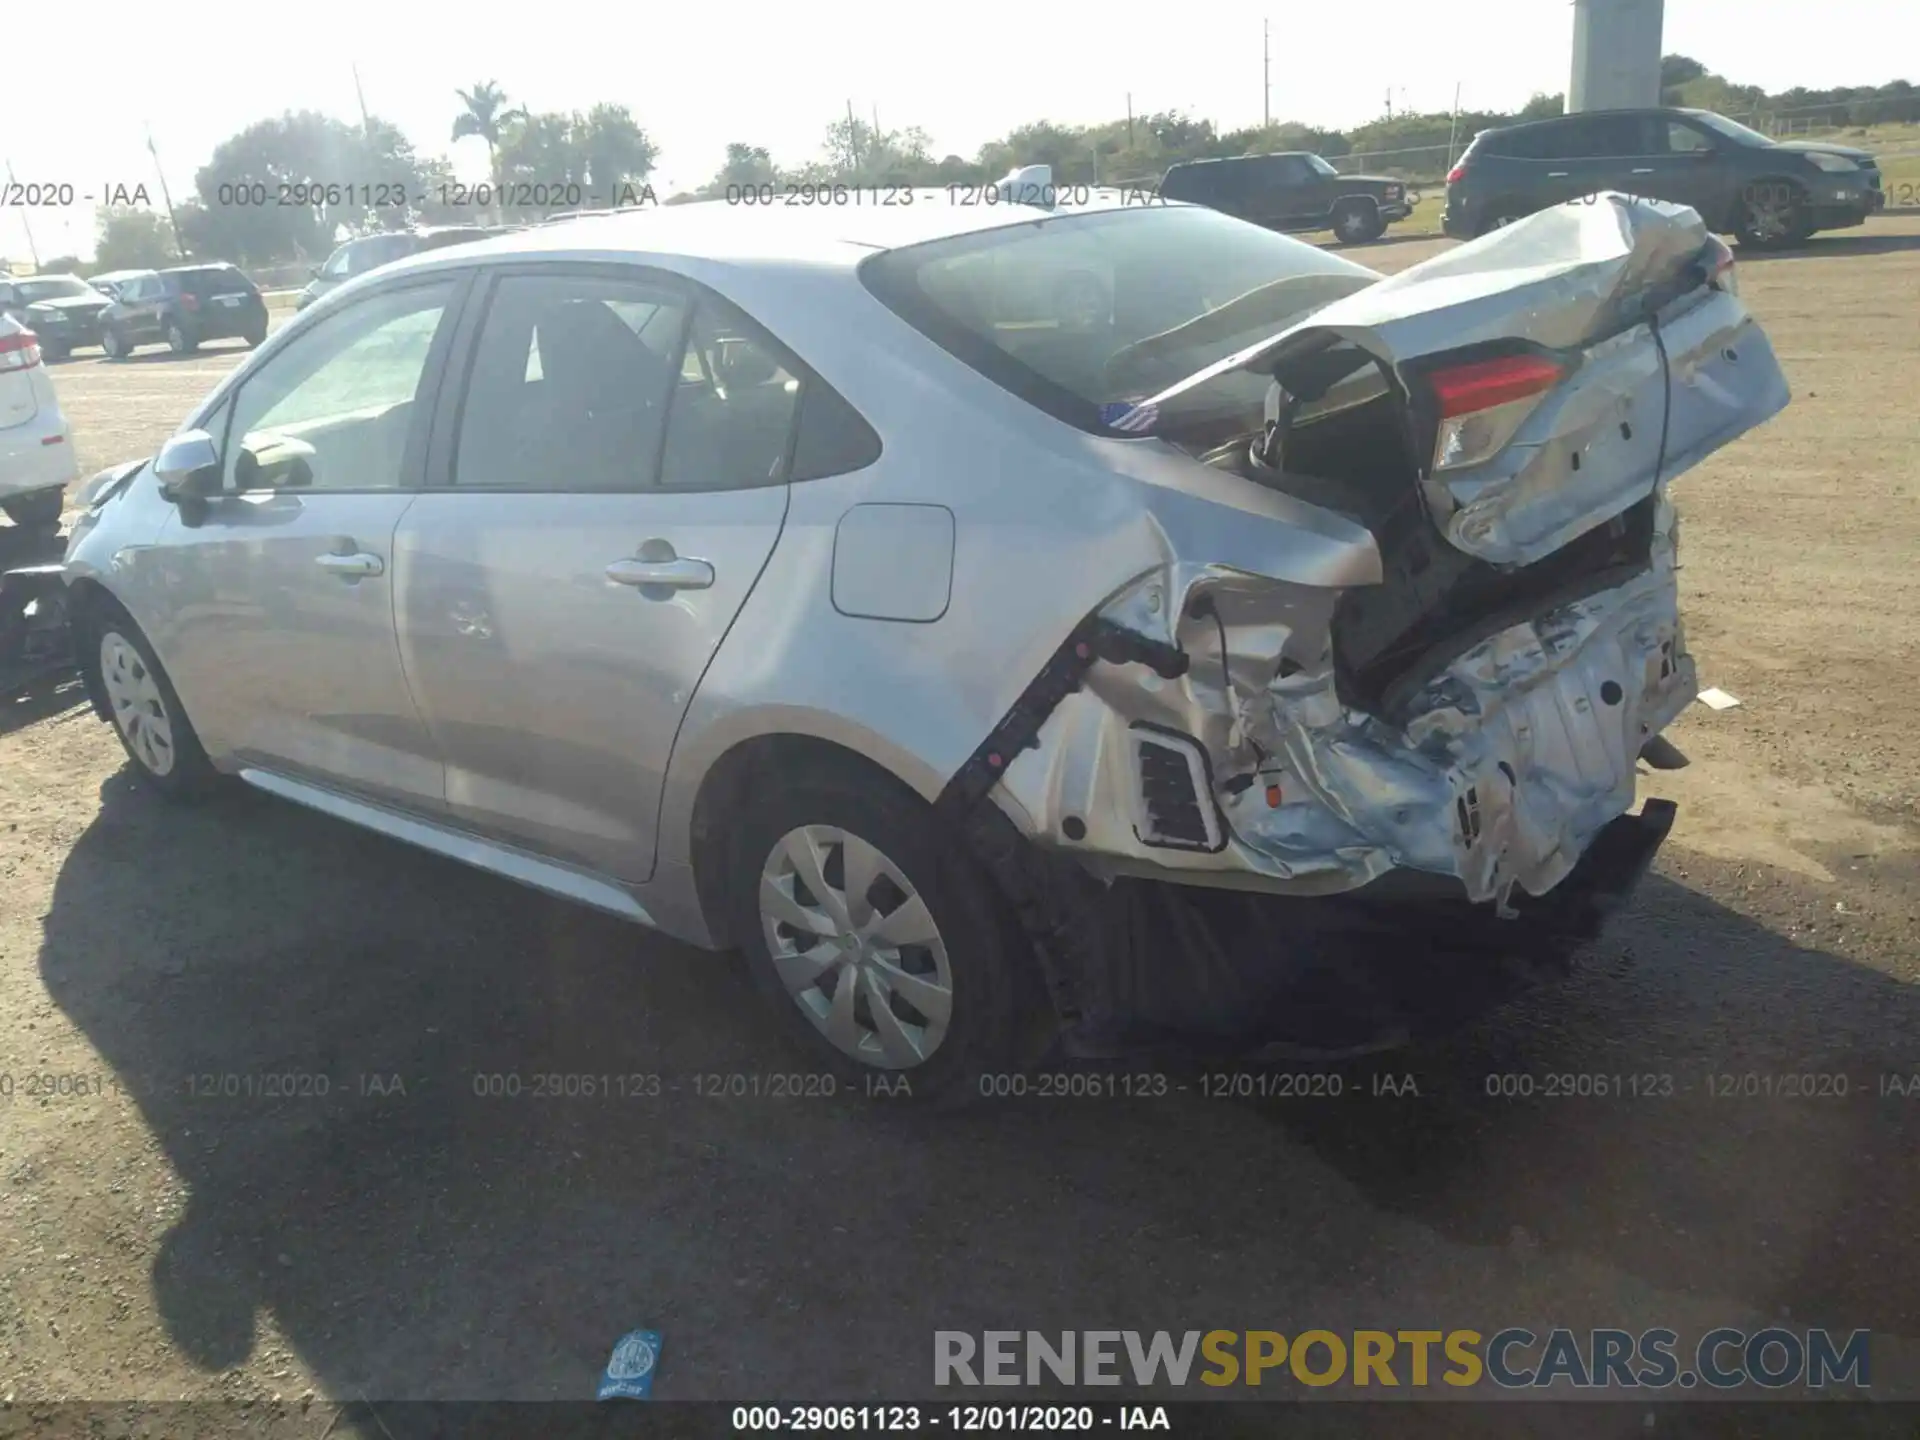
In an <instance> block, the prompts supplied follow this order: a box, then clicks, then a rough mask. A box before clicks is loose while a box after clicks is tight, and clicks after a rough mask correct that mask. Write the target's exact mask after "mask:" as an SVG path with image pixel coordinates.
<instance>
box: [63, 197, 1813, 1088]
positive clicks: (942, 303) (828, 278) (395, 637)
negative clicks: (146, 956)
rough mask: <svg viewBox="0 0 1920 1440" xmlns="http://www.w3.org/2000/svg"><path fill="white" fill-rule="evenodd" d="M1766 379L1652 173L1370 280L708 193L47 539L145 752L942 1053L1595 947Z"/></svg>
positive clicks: (630, 225) (97, 499) (254, 414)
mask: <svg viewBox="0 0 1920 1440" xmlns="http://www.w3.org/2000/svg"><path fill="white" fill-rule="evenodd" d="M1656 327H1657V329H1656ZM1785 403H1786V391H1785V386H1784V383H1783V381H1782V379H1781V376H1780V371H1779V369H1778V367H1777V365H1776V364H1775V362H1774V359H1773V355H1772V352H1771V350H1770V348H1769V346H1768V344H1767V341H1766V338H1765V336H1764V335H1762V334H1761V333H1760V331H1759V329H1758V328H1757V326H1756V325H1755V324H1754V323H1753V321H1752V319H1751V318H1750V317H1749V316H1748V314H1747V312H1746V310H1745V309H1744V308H1743V306H1742V305H1741V303H1740V301H1739V298H1738V296H1737V294H1736V293H1735V288H1734V285H1733V277H1732V271H1731V268H1730V262H1729V257H1728V254H1727V252H1726V250H1725V248H1724V247H1723V246H1721V245H1719V243H1718V242H1717V241H1714V240H1712V239H1711V238H1710V237H1709V236H1707V235H1706V234H1705V232H1704V231H1703V230H1702V229H1701V227H1700V224H1699V221H1698V218H1697V217H1696V216H1694V215H1692V214H1691V213H1690V212H1685V211H1679V210H1676V209H1672V208H1670V207H1659V206H1646V205H1638V204H1630V203H1628V202H1626V201H1624V200H1621V199H1618V198H1613V199H1609V200H1607V201H1606V202H1604V203H1603V204H1601V205H1597V206H1594V207H1579V208H1573V209H1569V208H1564V207H1563V208H1560V209H1558V210H1555V211H1553V212H1550V213H1548V214H1545V215H1542V216H1539V217H1536V218H1534V219H1532V220H1529V221H1525V222H1523V223H1521V224H1519V225H1516V226H1513V227H1511V228H1509V229H1507V230H1503V231H1501V232H1499V233H1498V234H1497V235H1495V236H1491V237H1489V238H1487V239H1485V240H1482V241H1479V242H1476V243H1475V244H1473V245H1469V246H1465V247H1462V248H1460V249H1457V250H1454V251H1452V252H1450V253H1448V254H1446V255H1443V256H1441V257H1439V258H1437V259H1435V260H1432V261H1429V262H1427V264H1426V265H1424V266H1421V267H1416V269H1414V270H1412V271H1409V272H1407V273H1405V274H1402V275H1400V276H1398V277H1395V278H1394V279H1391V280H1384V281H1383V280H1381V279H1380V278H1379V277H1378V276H1376V275H1375V274H1374V273H1373V272H1371V271H1368V270H1365V269H1363V268H1362V267H1360V266H1358V265H1355V264H1352V263H1351V262H1349V261H1347V260H1344V259H1341V258H1339V257H1337V256H1335V255H1332V254H1328V253H1326V252H1323V251H1321V250H1318V249H1315V248H1314V247H1312V246H1309V245H1305V244H1302V243H1300V242H1298V241H1294V240H1291V239H1287V238H1285V237H1283V236H1280V235H1276V234H1273V233H1271V232H1269V231H1267V230H1264V229H1260V228H1258V227H1255V226H1252V225H1249V224H1246V223H1244V222H1242V221H1239V220H1235V219H1233V218H1231V217H1228V216H1226V215H1222V214H1219V213H1217V212H1215V211H1212V210H1207V209H1203V208H1199V207H1191V206H1182V205H1157V206H1152V207H1146V208H1142V207H1137V206H1134V207H1120V208H1104V207H1099V206H1096V207H1092V208H1090V209H1083V210H1077V211H1073V210H1048V209H1039V208H1028V207H1023V206H1020V205H1016V204H1012V203H1009V204H1008V205H1005V206H996V207H949V206H941V205H938V204H935V203H933V202H931V201H929V202H928V203H926V204H915V205H913V206H911V207H901V208H899V209H870V210H863V211H860V212H853V211H850V210H847V211H795V212H791V213H784V212H783V213H781V214H778V215H766V214H760V213H748V212H744V211H740V210H738V209H735V208H733V207H729V206H725V205H719V204H696V205H688V206H683V207H675V208H672V209H668V210H663V211H658V212H650V213H649V214H647V216H646V217H645V218H644V219H636V218H634V217H630V216H609V217H603V218H589V219H582V220H579V221H576V222H574V223H571V224H567V225H561V226H553V227H548V228H545V229H538V230H530V231H527V232H525V233H522V234H518V235H513V236H509V237H505V238H502V239H498V240H494V241H489V242H485V243H483V244H482V245H479V246H473V247H466V248H464V249H462V250H459V251H448V252H443V253H439V254H433V255H421V256H416V257H414V258H413V259H411V260H407V261H403V262H401V263H399V264H396V265H392V266H387V267H383V268H382V269H381V270H379V271H378V272H376V273H375V274H372V275H370V276H368V277H367V278H365V279H364V280H361V281H358V282H354V283H351V284H348V285H346V286H344V287H342V288H341V289H340V290H339V291H337V292H336V293H334V294H332V295H329V296H327V297H326V298H325V299H323V300H322V301H320V302H319V303H317V304H315V305H314V306H313V307H311V308H310V309H309V310H308V311H307V312H306V313H305V314H304V315H302V316H301V317H300V318H299V319H298V320H296V321H295V322H294V323H292V324H291V325H289V326H288V327H287V328H286V329H285V330H284V331H282V332H281V333H279V334H278V335H276V336H275V337H273V339H272V340H271V341H269V343H268V344H267V345H265V346H264V347H263V348H262V349H261V350H260V351H259V352H258V353H257V354H255V355H254V356H252V357H251V358H249V359H248V360H247V361H246V362H245V363H244V364H242V365H241V366H240V367H239V368H238V369H237V370H236V371H234V372H233V374H232V375H231V376H229V377H228V378H227V379H226V380H225V381H224V382H223V383H221V384H220V386H219V387H218V388H217V389H216V390H214V392H213V393H212V394H211V395H209V396H208V397H207V399H206V400H205V401H203V402H202V403H201V404H200V405H199V406H198V407H197V408H196V409H195V411H194V412H193V413H192V415H190V416H189V417H188V418H187V420H186V421H185V423H184V425H183V426H182V428H181V430H180V432H179V433H178V434H177V435H175V436H174V438H173V439H172V440H170V441H169V442H168V443H167V444H166V445H165V447H164V448H163V449H162V450H161V451H160V453H159V455H158V457H157V458H156V459H155V460H153V461H152V462H151V463H144V462H142V463H135V464H131V465H127V466H123V467H120V468H119V469H118V470H115V471H110V472H107V473H106V474H104V475H102V476H100V477H97V478H96V480H95V481H94V483H93V484H92V485H91V486H90V487H89V489H88V491H87V493H86V495H85V496H84V497H83V500H84V503H83V513H82V515H81V517H80V519H79V521H78V522H77V524H76V527H75V532H74V536H73V539H72V542H71V545H70V548H69V551H68V554H67V558H66V568H65V578H66V583H67V584H68V586H69V594H70V597H71V600H72V603H73V610H74V613H75V614H76V616H77V620H76V625H77V629H78V647H79V653H80V654H81V655H82V656H83V657H84V661H85V666H86V678H87V683H88V685H89V687H90V689H91V693H92V695H93V699H94V702H95V704H96V706H97V708H98V709H99V711H100V713H101V715H102V716H103V717H105V718H108V719H110V720H111V721H112V722H113V723H114V725H115V726H116V727H117V729H118V732H119V734H120V737H121V739H122V740H123V741H124V743H125V746H126V750H127V753H128V755H129V756H130V757H131V759H132V763H133V765H134V766H135V768H136V769H137V771H138V772H139V774H140V775H141V776H142V777H143V778H144V779H146V780H147V781H149V782H150V783H151V784H153V785H154V786H156V787H158V788H159V789H160V790H162V791H164V792H166V793H167V794H169V795H172V796H177V797H181V798H190V797H194V796H197V795H200V794H202V793H205V792H206V791H208V790H209V789H210V788H213V787H214V785H215V782H216V781H219V780H221V779H222V778H223V777H237V778H238V779H239V780H241V781H244V782H246V783H247V784H250V785H252V786H255V787H257V788H259V789H261V790H265V791H267V792H270V793H272V794H275V795H279V796H283V797H286V798H287V799H291V800H295V801H298V802H300V803H303V804H306V805H309V806H312V807H314V808H316V809H319V810H322V811H325V812H326V813H328V814H331V815H334V816H338V817H340V818H342V819H345V820H348V821H351V822H353V823H356V824H359V825H363V826H366V827H368V828H370V829H373V830H376V831H380V832H382V833H384V834H386V835H389V836H393V837H395V838H398V839H400V840H404V841H407V842H409V843H412V844H416V845H421V846H425V847H427V848H428V849H431V850H435V851H438V852H440V853H442V854H444V855H448V856H452V857H454V858H457V859H459V860H462V861H466V862H468V863H471V864H475V865H479V866H482V867H485V868H487V869H490V870H493V871H495V872H497V873H499V874H502V875H505V876H509V877H511V878H513V879H516V880H520V881H523V882H525V883H527V884H529V885H533V886H537V887H539V888H541V889H543V890H546V891H549V892H551V893H553V894H555V895H560V896H565V897H567V898H569V899H572V900H575V901H580V902H584V903H586V904H589V905H594V906H598V907H600V908H602V909H604V910H607V911H611V912H613V913H614V914H616V915H621V916H625V917H626V918H628V919H630V920H633V921H636V922H639V923H641V924H645V925H651V926H655V927H657V928H659V929H661V930H663V931H666V932H667V933H669V934H671V935H673V936H676V937H678V938H680V939H682V940H685V941H689V942H691V943H693V944H695V945H699V946H705V947H710V948H713V949H723V948H727V947H739V948H742V949H744V950H745V951H746V952H747V953H748V956H749V958H750V961H751V962H752V965H753V967H754V971H755V974H756V975H757V976H758V977H759V981H760V983H761V984H762V985H763V986H764V988H765V990H766V991H767V993H768V994H769V995H770V996H772V997H773V998H774V999H775V1001H776V1002H777V1004H778V1005H779V1006H780V1008H781V1009H782V1010H783V1011H784V1012H785V1013H786V1015H787V1016H788V1017H789V1023H791V1025H792V1026H793V1027H794V1030H795V1032H796V1035H797V1036H798V1037H799V1038H800V1039H801V1041H802V1042H803V1043H806V1044H810V1045H812V1046H814V1047H815V1048H816V1050H817V1052H818V1055H819V1057H820V1060H821V1061H822V1063H826V1064H837V1065H840V1066H842V1067H843V1068H844V1069H846V1070H847V1071H848V1072H849V1073H855V1074H857V1073H859V1072H861V1071H863V1070H883V1071H896V1072H906V1073H907V1075H908V1077H909V1078H910V1080H911V1082H912V1084H913V1086H914V1088H915V1091H916V1093H919V1094H926V1093H954V1092H956V1091H958V1092H959V1093H967V1092H968V1091H969V1090H970V1089H971V1088H972V1087H974V1086H975V1085H977V1084H978V1083H980V1082H981V1077H983V1076H985V1075H988V1074H990V1073H992V1072H995V1071H1001V1070H1005V1069H1007V1068H1009V1067H1013V1066H1017V1065H1021V1064H1025V1063H1028V1062H1030V1061H1031V1060H1033V1059H1034V1058H1035V1057H1036V1055H1037V1054H1038V1052H1039V1051H1040V1049H1041V1048H1042V1047H1044V1046H1046V1045H1047V1044H1048V1043H1050V1042H1051V1041H1053V1040H1054V1039H1055V1038H1056V1037H1063V1043H1064V1044H1065V1045H1066V1046H1067V1047H1069V1048H1070V1049H1072V1050H1074V1051H1076V1052H1078V1053H1111V1052H1112V1051H1113V1050H1114V1049H1116V1048H1124V1047H1127V1046H1130V1045H1133V1044H1135V1043H1137V1042H1139V1041H1141V1040H1143V1039H1145V1038H1147V1037H1150V1036H1159V1035H1162V1034H1165V1033H1167V1032H1169V1031H1173V1032H1179V1033H1182V1034H1199V1035H1203V1036H1206V1037H1209V1039H1210V1040H1211V1041H1214V1042H1218V1043H1222V1044H1228V1045H1233V1046H1239V1047H1254V1046H1257V1045H1263V1044H1267V1043H1269V1042H1274V1041H1280V1042H1282V1043H1285V1044H1287V1045H1290V1046H1301V1045H1306V1046H1312V1047H1317V1048H1319V1049H1322V1050H1339V1049H1342V1048H1346V1047H1349V1046H1352V1045H1359V1044H1363V1043H1372V1041H1373V1039H1375V1038H1377V1037H1376V1035H1375V1033H1374V1032H1376V1031H1378V1030H1381V1029H1383V1028H1384V1029H1385V1030H1387V1031H1389V1032H1392V1033H1411V1032H1413V1031H1417V1030H1418V1029H1419V1028H1420V1027H1421V1025H1422V1024H1423V1023H1425V1022H1426V1021H1428V1020H1431V1019H1434V1018H1436V1017H1439V1016H1442V1015H1446V1016H1451V1013H1452V1011H1453V1010H1455V1009H1457V1008H1458V1003H1459V1000H1460V997H1461V996H1462V995H1463V994H1465V993H1467V988H1470V987H1466V988H1463V986H1462V985H1460V984H1455V983H1453V981H1452V979H1451V978H1450V980H1449V983H1448V984H1447V985H1446V986H1445V987H1444V988H1445V990H1446V994H1445V995H1444V996H1441V997H1439V998H1438V999H1436V997H1435V995H1434V993H1433V992H1434V989H1435V983H1434V982H1435V978H1436V977H1437V976H1441V975H1446V976H1448V977H1454V978H1457V977H1459V976H1461V975H1463V974H1466V975H1477V976H1481V977H1486V976H1491V975H1493V974H1495V973H1499V974H1503V975H1504V974H1507V973H1509V972H1510V971H1511V970H1512V969H1513V967H1512V966H1511V965H1509V964H1508V961H1509V960H1511V959H1512V958H1514V957H1515V956H1524V957H1529V958H1546V957H1548V956H1550V955H1560V954H1563V953H1564V951H1565V949H1566V947H1568V946H1570V945H1573V944H1576V943H1578V942H1579V941H1580V940H1582V939H1585V938H1588V937H1590V936H1591V935H1592V934H1593V933H1594V930H1595V927H1596V926H1597V924H1598V920H1599V917H1600V915H1601V914H1602V913H1603V912H1604V910H1605V907H1606V905H1607V904H1609V903H1611V902H1612V901H1613V900H1615V899H1617V898H1618V897H1619V896H1621V895H1623V894H1624V893H1625V892H1626V890H1627V888H1628V887H1629V886H1630V885H1631V884H1632V882H1633V880H1634V879H1635V878H1636V877H1637V875H1638V874H1639V872H1640V870H1641V869H1642V868H1643V867H1644V866H1645V864H1646V863H1647V861H1648V859H1649V858H1650V857H1651V855H1652V853H1653V850H1654V848H1655V847H1656V846H1657V845H1658V844H1659V843H1660V841H1661V839H1662V838H1663V837H1664V835H1665V834H1666V831H1667V826H1668V825H1669V824H1670V823H1671V821H1672V810H1671V807H1669V806H1663V805H1661V804H1659V803H1658V802H1649V803H1648V805H1647V806H1646V807H1645V808H1643V809H1642V810H1641V811H1640V812H1639V813H1637V814H1634V813H1629V812H1630V811H1631V809H1632V806H1633V803H1634V799H1635V783H1636V782H1635V770H1636V757H1638V756H1639V755H1640V754H1641V753H1642V751H1643V749H1645V748H1646V747H1648V746H1649V745H1650V744H1651V743H1653V742H1655V741H1656V740H1657V737H1658V736H1659V732H1660V731H1661V729H1662V728H1663V727H1665V726H1666V725H1667V724H1668V722H1669V721H1671V720H1672V719H1673V717H1674V716H1675V715H1676V714H1677V713H1678V712H1679V711H1680V710H1681V709H1682V708H1683V707H1684V706H1685V705H1686V704H1687V703H1688V702H1689V701H1690V700H1691V699H1692V698H1693V694H1694V673H1693V665H1692V662H1691V660H1690V659H1689V658H1688V655H1687V651H1686V646H1685V642H1684V636H1683V633H1682V629H1681V626H1680V622H1679V618H1678V615H1677V612H1676V601H1675V584H1674V568H1673V564H1674V546H1675V522H1674V514H1673V508H1672V506H1671V504H1670V503H1669V501H1668V499H1667V495H1666V486H1667V482H1668V481H1669V480H1670V479H1671V478H1672V477H1673V476H1674V475H1675V474H1677V473H1678V472H1679V471H1681V470H1683V469H1684V468H1686V467H1687V466H1688V465H1690V464H1692V463H1694V462H1695V461H1697V460H1698V459H1700V458H1701V457H1702V456H1704V455H1706V454H1707V453H1709V452H1711V451H1712V450H1714V449H1715V448H1717V447H1718V446H1720V445H1722V444H1724V443H1726V442H1727V441H1728V440H1730V439H1732V438H1733V437H1734V436H1736V435H1738V434H1740V433H1742V432H1743V431H1745V430H1747V429H1749V428H1750V427H1752V426H1753V425H1755V424H1757V423H1759V422H1760V421H1761V420H1763V419H1765V418H1766V417H1767V416H1769V415H1771V414H1772V413H1773V412H1774V411H1776V410H1778V409H1779V408H1780V407H1781V406H1782V405H1783V404H1785ZM1383 935H1384V936H1387V937H1389V939H1390V941H1391V943H1383ZM1363 982H1364V983H1363ZM1330 984H1331V985H1332V987H1333V989H1335V990H1342V989H1344V990H1350V991H1353V992H1355V993H1363V994H1364V995H1365V996H1366V997H1368V1000H1367V1004H1366V1006H1363V1007H1362V1009H1363V1011H1364V1012H1365V1013H1363V1014H1361V1015H1360V1016H1359V1017H1358V1018H1357V1019H1354V1018H1352V1017H1346V1018H1336V1010H1338V1009H1339V1008H1340V1007H1331V1006H1329V1005H1327V1004H1325V1003H1323V1002H1324V1001H1325V999H1326V997H1327V996H1328V994H1329V993H1330V992H1329V985H1330ZM1303 987H1304V992H1303ZM1305 992H1310V993H1311V996H1312V997H1313V1001H1312V1003H1311V1004H1308V1003H1306V1002H1305V1001H1303V1000H1302V998H1301V997H1302V995H1303V993H1305ZM1388 996H1393V997H1396V998H1394V999H1393V1000H1392V1001H1391V1003H1388V1002H1387V1001H1386V1000H1385V999H1384V998H1383V997H1388ZM1369 1007H1370V1008H1369Z"/></svg>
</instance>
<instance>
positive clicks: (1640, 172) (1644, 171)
mask: <svg viewBox="0 0 1920 1440" xmlns="http://www.w3.org/2000/svg"><path fill="white" fill-rule="evenodd" d="M1633 173H1634V174H1636V175H1651V174H1652V173H1653V167H1652V166H1651V165H1649V166H1647V167H1646V168H1645V169H1642V170H1636V171H1634V172H1633Z"/></svg>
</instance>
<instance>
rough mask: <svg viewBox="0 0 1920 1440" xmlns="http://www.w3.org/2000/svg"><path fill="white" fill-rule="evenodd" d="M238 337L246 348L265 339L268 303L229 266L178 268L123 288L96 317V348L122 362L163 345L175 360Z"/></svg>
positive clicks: (141, 278)
mask: <svg viewBox="0 0 1920 1440" xmlns="http://www.w3.org/2000/svg"><path fill="white" fill-rule="evenodd" d="M234 337H238V338H240V339H243V340H245V341H246V342H247V344H248V345H258V344H259V343H260V342H261V341H262V340H264V339H266V338H267V302H266V301H265V300H263V299H261V298H260V292H259V290H257V289H256V288H255V287H254V283H253V282H252V281H251V280H249V279H248V278H247V277H246V276H245V275H242V274H241V273H240V272H239V271H238V270H236V269H235V268H234V267H233V266H231V265H227V264H219V265H180V266H176V267H175V268H174V269H171V270H156V271H153V272H151V273H149V274H146V275H136V276H135V277H134V278H133V279H131V280H128V281H126V282H124V283H123V284H122V285H121V286H120V288H119V292H118V293H117V294H116V295H115V296H114V300H113V303H112V304H111V305H109V306H107V308H106V309H105V310H104V311H103V312H102V313H101V316H100V345H101V348H102V349H104V350H105V351H106V352H107V358H108V359H109V360H121V359H124V358H125V357H126V356H128V355H130V354H132V353H133V352H134V350H135V349H137V348H138V347H139V346H141V345H146V344H151V343H152V342H154V341H159V340H164V341H165V342H166V345H167V348H168V349H169V350H171V351H173V353H174V354H176V355H187V354H191V353H192V352H193V351H194V350H195V349H196V348H197V347H198V346H199V344H200V342H201V341H203V340H223V339H229V338H234Z"/></svg>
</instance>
